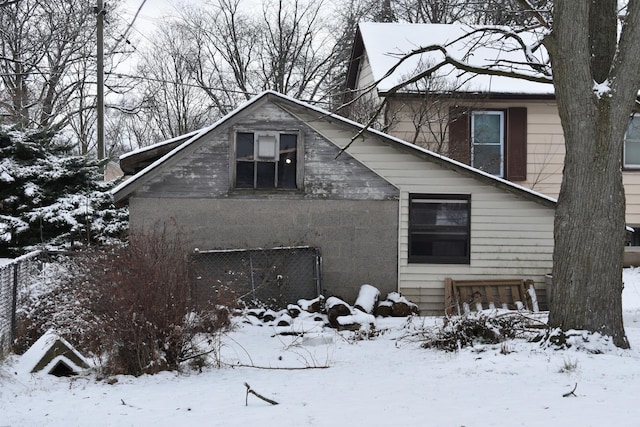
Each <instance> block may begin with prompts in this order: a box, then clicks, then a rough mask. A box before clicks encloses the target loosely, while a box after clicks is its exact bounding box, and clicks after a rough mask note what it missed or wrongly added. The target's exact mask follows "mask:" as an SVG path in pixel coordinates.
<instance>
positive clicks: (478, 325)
mask: <svg viewBox="0 0 640 427" xmlns="http://www.w3.org/2000/svg"><path fill="white" fill-rule="evenodd" d="M523 328H524V325H523V319H522V317H520V316H512V315H493V314H492V315H489V314H485V313H470V314H466V315H463V316H457V317H451V318H448V319H447V322H446V323H445V324H444V325H443V326H442V327H439V328H435V329H432V330H430V331H428V333H425V336H424V338H423V342H422V347H424V348H436V349H440V350H445V351H457V350H459V349H461V348H463V347H472V346H474V345H476V344H499V343H502V342H504V341H505V340H507V339H511V338H516V336H517V335H518V334H519V333H520V332H521V331H522V330H523Z"/></svg>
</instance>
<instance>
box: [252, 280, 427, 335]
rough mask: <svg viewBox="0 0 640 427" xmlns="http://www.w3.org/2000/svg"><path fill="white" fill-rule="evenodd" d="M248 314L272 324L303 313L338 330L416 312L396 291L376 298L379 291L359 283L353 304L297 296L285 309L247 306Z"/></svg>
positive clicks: (282, 323) (286, 322)
mask: <svg viewBox="0 0 640 427" xmlns="http://www.w3.org/2000/svg"><path fill="white" fill-rule="evenodd" d="M246 313H247V314H248V315H249V316H252V317H253V318H254V319H257V320H259V321H260V322H262V323H268V324H272V325H275V326H291V324H292V323H293V319H295V318H297V317H299V316H301V315H303V314H304V315H305V316H307V317H309V318H311V319H312V320H313V321H316V322H324V323H326V324H328V325H329V326H331V327H333V328H336V329H338V330H359V329H360V328H362V327H369V326H371V325H373V324H374V322H375V318H376V317H378V316H381V317H407V316H411V315H417V314H418V306H417V305H416V304H414V303H412V302H410V301H409V300H407V299H406V298H405V297H403V296H402V295H400V294H399V293H397V292H391V293H389V294H388V295H387V298H386V299H385V300H380V291H379V290H378V289H377V288H376V287H375V286H372V285H368V284H365V285H362V286H361V287H360V292H359V293H358V297H357V298H356V301H355V303H354V304H353V306H351V305H349V304H348V303H347V302H345V301H343V300H342V299H340V298H337V297H334V296H332V297H329V298H326V299H325V298H324V296H322V295H320V296H319V297H317V298H314V299H312V300H305V299H301V300H298V302H297V304H289V305H288V306H287V308H286V309H283V310H280V311H275V310H268V309H263V308H260V309H256V308H254V309H250V310H248V311H247V312H246Z"/></svg>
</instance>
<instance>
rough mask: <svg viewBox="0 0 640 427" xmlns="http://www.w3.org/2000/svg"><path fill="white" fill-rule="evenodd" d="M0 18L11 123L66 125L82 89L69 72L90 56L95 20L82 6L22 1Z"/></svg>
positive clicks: (5, 102)
mask: <svg viewBox="0 0 640 427" xmlns="http://www.w3.org/2000/svg"><path fill="white" fill-rule="evenodd" d="M2 11H3V12H2V15H1V16H0V49H1V51H0V58H1V60H0V67H1V68H0V69H1V73H2V83H3V88H4V92H5V96H3V97H2V98H0V107H1V108H2V110H3V115H4V116H5V118H6V120H8V121H10V122H12V123H17V124H20V125H21V126H37V127H42V128H44V127H48V126H51V125H53V124H54V123H65V122H66V120H67V118H68V116H67V115H66V114H62V110H63V108H64V107H66V106H67V105H68V102H69V100H70V98H71V97H72V96H73V93H74V91H75V89H76V85H77V84H78V82H77V81H75V80H73V79H71V78H70V76H69V73H68V71H69V70H70V68H71V67H73V66H74V65H75V64H76V63H77V62H78V61H81V60H82V59H83V58H86V56H87V55H88V52H87V48H86V46H87V45H88V44H89V43H90V41H91V40H92V37H93V36H92V34H93V26H92V24H90V23H92V22H93V16H92V15H91V13H92V12H91V10H90V9H89V8H87V7H86V6H85V5H84V3H83V2H80V1H62V0H52V1H49V2H40V1H35V0H21V1H18V2H15V3H13V4H10V5H7V6H4V7H3V8H2Z"/></svg>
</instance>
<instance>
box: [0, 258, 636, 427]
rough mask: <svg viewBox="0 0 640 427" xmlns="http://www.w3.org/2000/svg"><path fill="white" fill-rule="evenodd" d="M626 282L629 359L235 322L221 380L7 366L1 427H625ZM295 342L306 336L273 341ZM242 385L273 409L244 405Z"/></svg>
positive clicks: (415, 322)
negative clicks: (428, 345) (452, 346)
mask: <svg viewBox="0 0 640 427" xmlns="http://www.w3.org/2000/svg"><path fill="white" fill-rule="evenodd" d="M623 277H624V283H625V288H624V291H623V308H624V316H625V325H626V331H627V335H628V338H629V340H630V342H631V345H632V349H631V350H624V351H623V350H620V349H617V348H614V347H613V346H611V345H610V344H607V342H606V340H605V339H598V338H597V337H590V338H589V342H587V343H585V342H584V339H583V336H582V335H581V333H580V332H577V333H576V336H575V337H574V338H573V340H574V341H575V342H576V343H581V345H582V346H583V347H585V349H582V350H577V349H576V348H575V347H576V346H574V347H572V348H570V349H566V350H556V349H553V348H545V347H542V346H540V345H539V344H536V343H527V342H525V341H523V340H512V341H507V342H506V343H503V344H501V345H484V346H476V347H473V348H466V349H462V350H460V351H458V352H456V353H446V352H443V351H439V350H433V349H424V348H421V347H420V345H419V341H418V338H419V336H420V335H419V333H420V331H421V329H422V328H423V327H428V326H432V325H436V324H442V319H440V318H433V317H426V318H420V317H413V318H408V319H403V318H400V319H399V318H385V319H383V318H376V319H375V327H376V329H375V332H377V333H373V332H374V331H369V332H370V333H369V335H365V334H363V333H362V332H360V333H354V332H337V331H335V330H333V329H329V328H325V327H323V326H322V323H321V322H317V321H314V320H313V319H312V317H311V316H309V317H299V318H297V319H295V322H294V325H293V326H292V327H276V326H258V325H257V324H249V323H243V322H241V318H238V319H237V320H238V325H237V328H236V329H235V330H234V331H232V332H231V333H229V334H228V335H227V336H226V337H224V338H223V342H222V345H221V356H220V361H221V362H222V363H223V367H222V368H214V367H207V368H204V369H203V371H202V372H201V373H198V372H197V371H189V370H187V371H186V372H184V373H181V374H176V373H170V372H167V373H161V374H158V375H154V376H142V377H139V378H134V377H128V376H118V377H114V378H111V381H108V382H107V380H106V379H97V378H95V377H94V376H92V375H82V376H78V377H75V378H71V379H70V378H57V377H54V376H50V375H44V374H30V373H29V372H26V369H24V368H22V367H21V364H20V358H18V357H17V356H11V357H9V358H7V360H5V362H4V363H2V364H1V365H0V425H2V426H4V425H12V426H19V425H33V426H37V425H47V426H69V425H73V426H84V425H91V426H112V425H118V426H125V425H131V426H133V425H135V426H139V425H153V426H154V427H163V426H176V425H196V426H199V425H202V426H204V425H206V426H209V425H213V426H226V427H234V426H243V427H244V426H248V425H259V426H280V425H284V424H290V425H296V426H334V425H344V424H346V423H348V424H350V425H367V426H374V427H375V426H389V425H407V426H421V425H430V426H461V425H465V426H555V425H580V426H602V425H615V426H617V427H626V426H629V427H631V426H636V425H638V420H637V418H638V416H637V414H638V410H637V406H638V403H637V402H638V392H639V391H640V385H639V384H638V378H640V351H639V350H638V349H639V348H640V268H630V269H625V270H624V275H623ZM293 330H295V331H304V336H302V337H301V336H291V335H281V334H278V333H279V332H283V331H293ZM589 349H591V351H589ZM593 350H596V351H600V352H601V354H595V353H594V352H593ZM248 365H252V366H254V367H247V366H248ZM115 380H117V381H115ZM114 381H115V382H114ZM109 383H112V384H109ZM245 383H247V384H249V385H250V386H251V389H252V390H254V391H255V392H256V393H259V394H260V395H262V396H265V397H267V398H269V399H272V400H275V401H276V402H278V405H271V404H269V403H267V402H265V401H263V400H260V399H259V398H258V397H256V396H254V395H252V394H249V395H247V388H246V386H245V385H244V384H245ZM574 388H575V390H574ZM572 391H573V393H571V392H572ZM563 395H566V397H563ZM245 402H246V403H247V404H246V405H245Z"/></svg>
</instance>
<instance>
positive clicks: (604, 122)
mask: <svg viewBox="0 0 640 427" xmlns="http://www.w3.org/2000/svg"><path fill="white" fill-rule="evenodd" d="M638 4H640V2H631V6H630V10H629V11H628V16H627V22H626V25H625V27H629V28H625V31H627V33H626V34H625V33H624V32H623V34H622V37H621V39H620V41H619V43H618V41H617V40H616V32H615V31H611V28H614V29H615V28H616V24H617V10H616V0H590V1H589V0H580V1H575V0H557V1H555V2H554V20H553V32H552V34H551V35H550V36H549V37H548V38H547V40H546V41H545V44H546V46H547V48H548V50H549V52H550V54H551V59H552V64H553V74H554V85H555V91H556V98H557V100H558V109H559V113H560V119H561V122H562V127H563V130H564V136H565V148H566V157H565V164H564V174H563V180H562V186H561V188H560V195H559V197H558V205H557V210H556V217H555V230H554V237H555V247H554V255H553V282H554V293H553V301H552V305H551V312H550V315H549V324H550V326H552V327H559V328H561V329H563V330H568V329H582V330H588V331H592V332H599V333H601V334H603V335H608V336H611V337H612V338H613V341H614V343H615V345H617V346H618V347H622V348H628V347H629V343H628V341H627V338H626V336H625V332H624V326H623V322H622V255H623V250H624V234H625V197H624V188H623V185H622V171H621V167H622V164H621V153H622V143H623V139H624V133H625V130H626V127H627V125H628V123H629V116H630V114H631V111H632V108H633V103H634V101H635V98H636V95H637V93H638V86H639V85H640V79H639V78H638V76H637V75H638V73H637V69H638V66H639V64H640V60H639V56H640V49H639V48H638V46H634V44H636V45H637V44H638V43H637V42H633V41H632V40H633V37H635V38H636V39H635V40H638V38H637V37H638V36H639V35H640V31H639V29H638V27H640V23H639V22H638V11H639V10H640V7H638ZM616 49H617V50H616ZM634 63H635V64H634ZM594 82H595V83H605V84H604V85H603V86H601V87H609V88H610V90H609V92H606V93H599V92H598V91H594Z"/></svg>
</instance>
